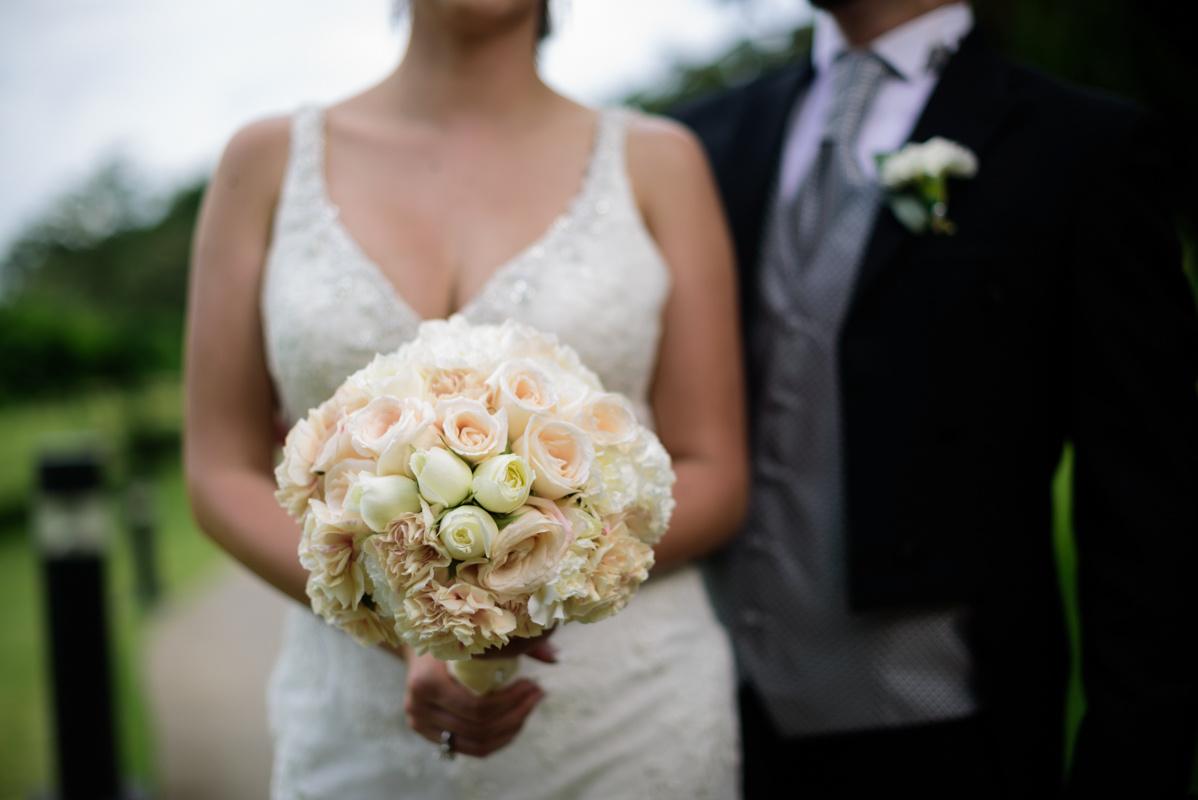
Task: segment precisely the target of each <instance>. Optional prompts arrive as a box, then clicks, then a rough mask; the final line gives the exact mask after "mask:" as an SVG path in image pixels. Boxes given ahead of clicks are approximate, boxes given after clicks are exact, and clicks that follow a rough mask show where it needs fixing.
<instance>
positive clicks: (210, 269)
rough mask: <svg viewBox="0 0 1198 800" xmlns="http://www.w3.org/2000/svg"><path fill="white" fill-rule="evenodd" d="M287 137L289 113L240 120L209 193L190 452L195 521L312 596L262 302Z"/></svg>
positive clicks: (186, 451)
mask: <svg viewBox="0 0 1198 800" xmlns="http://www.w3.org/2000/svg"><path fill="white" fill-rule="evenodd" d="M288 140H289V130H288V120H287V119H286V118H281V117H277V118H271V119H266V120H262V121H259V122H255V123H252V124H250V125H248V126H246V127H245V128H243V129H241V130H240V131H238V132H237V133H236V134H235V135H234V136H233V137H232V139H231V140H230V141H229V143H228V145H227V146H226V148H225V151H224V153H223V154H222V156H221V160H220V163H219V164H218V166H217V168H216V172H215V173H214V175H213V177H212V181H211V183H210V184H209V186H208V190H207V192H206V193H205V195H204V200H203V203H202V205H201V208H200V215H199V220H198V223H197V226H196V232H195V238H194V240H193V242H192V254H191V273H190V278H189V280H190V285H189V291H188V298H187V337H186V350H185V355H184V389H185V392H184V398H185V399H184V427H183V464H184V472H185V474H186V480H187V491H188V497H189V498H190V500H191V505H192V511H193V514H194V516H195V518H196V521H197V522H198V523H199V526H200V528H201V529H202V530H203V531H204V532H205V533H206V534H207V535H208V536H210V537H211V538H212V539H213V540H214V541H216V542H217V544H219V545H220V546H221V547H222V548H224V549H225V550H226V551H228V552H229V553H230V554H231V555H232V556H233V557H234V558H236V559H237V560H238V561H240V562H241V563H242V564H244V565H245V566H246V567H248V568H249V569H250V570H252V571H253V572H255V573H257V574H258V575H259V576H261V577H262V578H263V579H264V580H266V581H267V582H268V583H270V584H271V585H273V586H275V587H276V588H277V589H279V590H280V591H281V592H283V593H284V594H286V595H288V596H290V597H293V598H295V599H296V600H297V601H299V602H301V603H303V604H304V605H305V606H306V605H307V604H308V599H307V596H306V595H305V593H304V584H305V573H304V570H303V568H302V567H301V566H300V563H299V560H298V558H297V556H296V548H297V546H298V544H299V535H300V534H299V528H298V526H297V524H296V523H295V521H294V520H292V519H291V518H290V517H289V516H288V515H287V513H286V512H285V511H283V509H282V508H281V507H280V506H279V504H278V503H277V502H276V501H275V498H274V489H275V481H274V477H273V460H274V436H273V431H274V393H273V389H272V387H271V382H270V378H269V374H268V372H267V368H266V362H265V355H264V349H263V341H262V325H261V319H260V315H259V312H258V296H259V286H260V280H261V274H262V265H263V263H264V261H265V258H266V251H267V247H268V245H269V241H270V230H271V224H272V218H273V214H274V207H275V202H276V198H277V195H278V191H279V186H280V184H281V182H282V176H283V172H284V170H285V169H286V162H287V152H288V147H289V145H288Z"/></svg>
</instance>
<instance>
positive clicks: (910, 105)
mask: <svg viewBox="0 0 1198 800" xmlns="http://www.w3.org/2000/svg"><path fill="white" fill-rule="evenodd" d="M972 28H973V11H972V9H970V7H969V6H968V5H967V4H966V3H964V2H959V3H952V4H950V5H946V6H941V7H940V8H937V9H935V10H933V11H929V12H927V13H926V14H923V15H921V16H918V17H916V18H915V19H912V20H909V21H908V22H905V23H903V24H902V25H900V26H898V27H897V28H893V29H891V30H890V31H888V32H886V33H885V34H883V35H882V36H879V37H878V38H877V39H875V40H874V41H872V42H870V44H869V49H870V50H872V51H873V52H874V53H876V54H877V55H878V56H880V57H881V58H882V60H884V61H885V62H886V63H887V64H889V65H890V66H891V68H892V69H893V70H894V71H895V72H896V73H897V75H896V76H891V77H888V78H886V79H885V80H884V81H883V83H882V85H881V87H879V89H878V94H877V96H875V97H874V100H873V103H872V104H871V106H870V108H869V110H868V111H867V112H866V114H865V120H864V121H863V122H862V126H861V133H860V138H858V140H857V158H858V159H859V161H860V163H861V167H862V169H863V170H864V171H865V174H866V175H868V176H870V177H871V178H872V177H874V176H876V175H877V165H876V164H875V162H874V156H875V155H877V154H878V153H885V152H889V151H893V150H897V149H898V148H900V147H902V146H903V145H904V144H905V143H906V141H907V139H908V137H909V136H910V135H911V131H912V129H913V128H914V127H915V122H916V120H918V119H919V115H920V113H921V112H922V111H923V107H924V106H925V105H926V104H927V102H928V97H929V96H930V95H931V94H932V89H934V88H935V87H936V82H937V80H938V79H939V72H938V68H939V66H940V63H942V61H943V57H944V56H945V55H946V54H947V53H951V52H954V51H956V49H957V46H958V44H959V43H960V41H961V40H962V39H963V38H965V35H966V34H967V33H969V31H970V29H972ZM848 46H849V45H848V43H847V42H846V41H845V38H844V34H843V33H841V31H840V27H839V26H838V25H837V24H836V20H835V18H833V16H832V15H831V14H829V13H827V12H826V11H817V12H816V15H815V29H814V34H813V38H812V44H811V61H812V64H813V66H814V68H815V77H814V79H813V80H812V82H811V85H810V86H809V87H808V89H807V93H806V95H805V96H804V97H803V98H802V100H801V101H800V102H798V103H796V104H795V110H794V113H793V115H792V116H791V120H790V126H789V131H788V133H787V140H786V145H785V149H784V151H783V155H782V172H781V175H780V181H781V182H780V184H779V191H780V192H781V194H782V197H783V198H787V199H789V198H793V197H794V196H795V193H796V192H797V191H798V189H799V184H800V182H801V181H802V180H803V178H804V177H805V176H806V174H807V172H808V170H809V169H810V168H811V164H812V162H814V160H815V154H816V151H817V150H818V149H819V137H820V132H821V131H822V129H823V122H824V118H825V117H826V116H827V113H828V107H829V105H830V104H831V100H832V70H831V66H832V62H833V61H835V60H836V56H837V55H839V54H840V53H841V52H842V51H843V50H845V49H847V48H848Z"/></svg>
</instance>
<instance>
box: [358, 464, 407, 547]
mask: <svg viewBox="0 0 1198 800" xmlns="http://www.w3.org/2000/svg"><path fill="white" fill-rule="evenodd" d="M345 506H346V508H347V509H348V510H350V511H352V512H354V513H356V514H357V515H358V516H360V517H361V518H362V521H363V522H365V523H366V524H367V525H368V526H369V527H370V529H371V530H372V531H379V532H381V531H384V530H386V528H387V526H388V525H389V524H390V523H391V521H392V520H393V519H395V518H396V517H398V516H399V515H400V514H414V513H415V512H417V511H419V510H420V492H419V491H417V489H416V481H414V480H412V479H411V478H406V477H404V476H403V475H375V474H374V473H372V472H359V473H358V475H357V477H356V478H355V479H354V482H353V486H351V487H350V489H349V492H348V494H347V495H346V498H345Z"/></svg>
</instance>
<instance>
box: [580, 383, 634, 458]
mask: <svg viewBox="0 0 1198 800" xmlns="http://www.w3.org/2000/svg"><path fill="white" fill-rule="evenodd" d="M575 419H576V421H577V423H578V426H579V427H580V428H582V429H583V430H584V431H586V432H587V433H589V434H590V435H591V438H592V439H594V441H595V444H597V445H599V446H600V447H611V446H613V445H621V444H627V443H629V442H631V441H632V440H634V439H635V438H636V434H637V430H638V429H639V427H640V423H638V422H637V419H636V413H635V412H634V411H633V410H632V406H631V405H630V404H629V402H628V401H627V400H626V399H624V397H623V396H622V395H618V394H614V393H612V392H603V393H601V394H596V395H593V396H592V397H591V398H590V399H589V400H588V401H587V402H586V403H585V404H584V405H583V407H582V411H581V412H580V413H579V414H578V416H577V417H576V418H575Z"/></svg>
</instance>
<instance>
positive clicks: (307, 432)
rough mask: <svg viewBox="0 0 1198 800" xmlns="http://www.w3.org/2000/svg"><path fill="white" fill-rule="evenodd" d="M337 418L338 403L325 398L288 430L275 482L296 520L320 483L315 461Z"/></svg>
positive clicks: (285, 504)
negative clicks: (322, 402)
mask: <svg viewBox="0 0 1198 800" xmlns="http://www.w3.org/2000/svg"><path fill="white" fill-rule="evenodd" d="M337 418H338V414H337V409H336V407H335V406H333V404H331V403H329V402H325V403H324V404H322V405H321V406H320V407H319V408H315V409H313V410H312V411H311V413H309V414H308V416H307V417H306V418H305V419H301V420H300V421H299V422H297V423H296V424H295V427H293V428H292V429H291V430H290V431H289V432H288V433H287V439H286V441H285V442H284V444H283V460H282V461H280V462H279V464H278V466H276V467H275V482H276V483H277V484H278V487H279V488H278V490H277V491H276V492H275V499H277V500H278V501H279V504H280V505H282V506H283V508H285V509H286V510H287V512H288V513H289V514H291V516H293V517H295V518H296V519H297V520H298V519H299V518H300V517H301V516H302V515H303V513H304V509H306V508H307V507H308V498H310V497H312V496H313V495H314V494H316V490H317V489H318V488H319V486H320V474H319V473H318V472H316V471H315V470H314V469H313V464H315V463H316V460H317V458H319V457H320V453H321V451H322V450H323V449H324V446H325V444H326V443H327V442H328V440H329V437H330V436H332V435H333V433H334V431H336V429H337Z"/></svg>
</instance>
